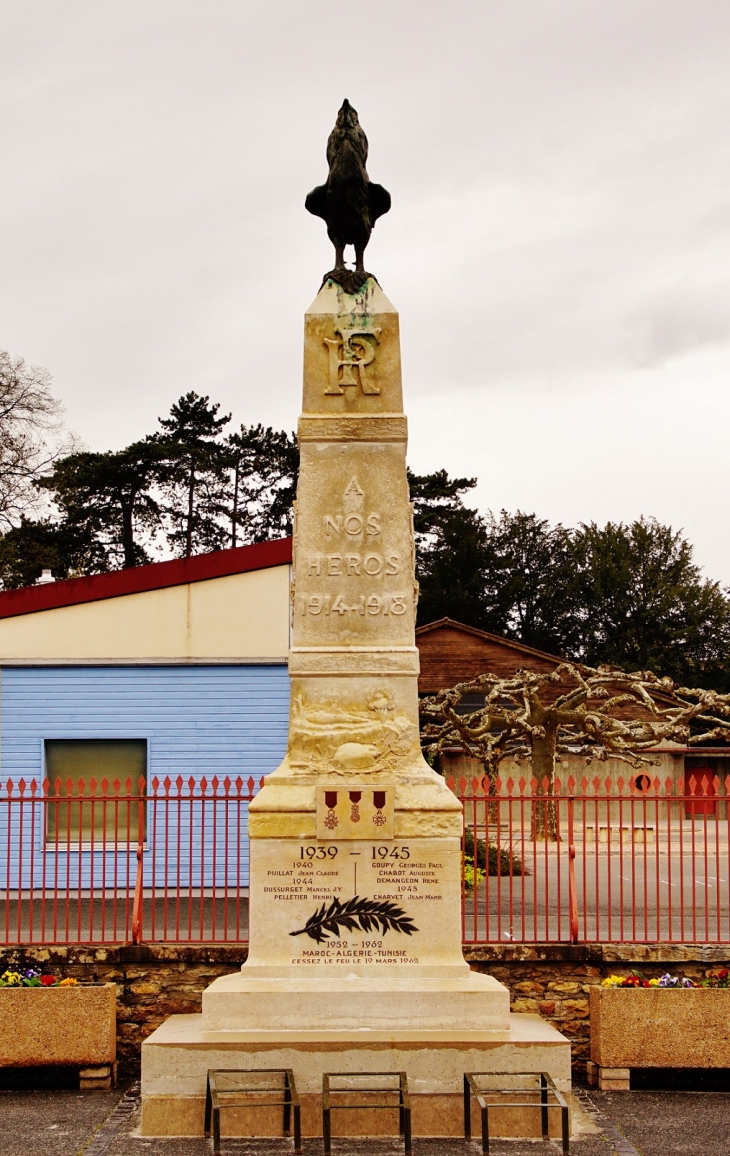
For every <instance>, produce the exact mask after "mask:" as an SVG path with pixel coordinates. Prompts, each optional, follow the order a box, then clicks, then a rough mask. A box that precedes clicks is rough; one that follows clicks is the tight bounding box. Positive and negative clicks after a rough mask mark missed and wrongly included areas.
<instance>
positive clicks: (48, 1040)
mask: <svg viewBox="0 0 730 1156" xmlns="http://www.w3.org/2000/svg"><path fill="white" fill-rule="evenodd" d="M116 994H117V989H116V984H113V983H98V984H88V985H81V984H80V985H79V986H78V987H45V988H44V987H4V988H0V1068H10V1067H12V1068H29V1067H42V1066H46V1065H56V1064H59V1065H60V1064H64V1065H69V1066H71V1067H77V1068H78V1069H79V1075H80V1080H81V1087H82V1088H89V1087H93V1088H108V1087H111V1084H112V1081H113V1079H114V1074H115V1068H116V1055H117V1017H116Z"/></svg>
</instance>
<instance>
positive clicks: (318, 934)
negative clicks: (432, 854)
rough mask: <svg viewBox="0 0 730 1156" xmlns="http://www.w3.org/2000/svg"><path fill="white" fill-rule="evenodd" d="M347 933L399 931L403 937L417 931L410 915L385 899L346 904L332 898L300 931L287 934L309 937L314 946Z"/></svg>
mask: <svg viewBox="0 0 730 1156" xmlns="http://www.w3.org/2000/svg"><path fill="white" fill-rule="evenodd" d="M341 928H345V930H346V931H365V932H368V931H374V932H378V930H379V931H380V934H382V935H385V933H386V931H391V930H392V931H402V932H404V933H405V934H406V935H411V933H412V932H414V931H418V928H417V927H416V925H415V924H414V922H413V920H412V919H411V917H410V915H407V914H406V912H405V911H404V910H403V908H402V907H398V906H397V904H395V903H391V902H390V900H388V899H383V900H375V899H365V898H362V899H361V898H360V896H359V895H355V896H354V897H353V898H352V899H348V900H347V902H346V903H340V901H339V899H333V900H332V902H331V903H330V904H329V906H327V904H326V903H323V904H322V906H321V907H320V908H318V910H317V911H315V913H314V915H310V917H309V919H308V920H307V922H306V923H305V925H304V927H302V928H300V930H299V931H290V932H289V934H290V935H308V936H309V938H310V939H314V940H316V942H317V943H323V942H324V940H325V939H329V938H330V936H332V935H336V936H337V938H338V939H339V937H340V929H341Z"/></svg>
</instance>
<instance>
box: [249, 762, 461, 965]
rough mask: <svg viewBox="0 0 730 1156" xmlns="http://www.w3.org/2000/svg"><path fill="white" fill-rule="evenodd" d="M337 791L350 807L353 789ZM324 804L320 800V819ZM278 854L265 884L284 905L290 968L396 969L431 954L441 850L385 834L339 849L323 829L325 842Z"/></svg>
mask: <svg viewBox="0 0 730 1156" xmlns="http://www.w3.org/2000/svg"><path fill="white" fill-rule="evenodd" d="M325 789H327V791H328V793H329V790H330V789H329V788H323V792H324V790H325ZM332 789H333V790H334V789H336V788H332ZM365 789H366V788H365V787H363V790H365ZM386 789H387V788H383V790H386ZM339 792H340V794H341V795H342V794H343V792H346V793H345V794H344V796H343V802H344V799H346V800H347V806H348V807H349V806H351V800H350V785H349V784H348V785H347V787H340V788H339ZM355 793H356V792H355ZM363 797H364V796H363ZM327 801H329V802H332V800H331V799H330V800H326V799H325V798H324V794H323V798H322V806H323V815H325V814H326V811H327V809H328V808H327V807H326V803H327ZM378 802H380V799H379V800H378ZM336 806H339V800H338V804H336ZM330 840H331V841H330ZM282 852H283V854H282V856H281V858H279V859H278V861H277V862H276V864H273V863H272V867H271V869H269V870H268V871H267V879H266V883H267V890H268V891H270V892H271V893H272V898H274V899H275V900H277V901H278V904H281V903H284V904H287V909H288V911H287V923H286V925H285V926H286V930H287V932H288V935H289V936H290V937H292V938H291V940H290V942H291V947H292V954H291V957H290V959H291V963H293V964H297V965H299V966H307V965H315V964H326V965H329V966H335V967H336V966H337V965H338V964H340V965H343V964H344V965H347V966H348V967H351V966H352V965H353V964H356V965H360V966H362V967H365V968H371V967H393V966H395V967H398V966H399V965H402V964H415V963H418V962H419V956H422V954H423V951H424V949H425V950H426V951H427V952H428V950H429V947H430V935H429V931H427V930H426V928H429V930H430V928H431V927H433V926H434V924H433V920H438V919H439V918H442V917H441V916H440V915H439V914H438V909H440V908H442V907H443V905H444V903H445V899H446V894H447V888H446V885H445V884H446V874H447V871H446V863H445V860H444V858H443V851H442V850H441V853H439V851H437V849H436V846H435V845H434V844H433V843H423V842H422V841H421V840H419V839H416V840H413V841H411V842H408V841H395V840H393V839H392V837H391V838H388V837H387V836H385V837H383V836H382V835H380V836H378V837H376V838H374V839H368V840H362V841H349V840H344V841H340V842H337V841H335V839H333V837H332V834H331V833H330V831H329V829H327V840H325V841H322V840H314V841H312V842H311V843H302V844H301V845H300V844H298V843H297V844H294V843H289V842H287V843H286V844H284V846H283V847H282ZM457 854H458V852H457ZM287 901H289V902H288V903H287ZM363 916H364V918H363ZM282 930H283V928H282ZM424 934H425V935H426V937H427V939H428V940H429V944H428V946H427V944H426V943H424V942H422V937H423V935H424ZM404 940H405V942H404ZM313 941H314V942H313ZM421 962H422V959H421Z"/></svg>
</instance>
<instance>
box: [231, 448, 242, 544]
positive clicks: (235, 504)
mask: <svg viewBox="0 0 730 1156" xmlns="http://www.w3.org/2000/svg"><path fill="white" fill-rule="evenodd" d="M240 473H241V471H240V467H239V465H238V462H236V471H235V478H234V482H233V517H232V519H231V545H232V546H235V545H236V531H237V529H238V479H239V477H240Z"/></svg>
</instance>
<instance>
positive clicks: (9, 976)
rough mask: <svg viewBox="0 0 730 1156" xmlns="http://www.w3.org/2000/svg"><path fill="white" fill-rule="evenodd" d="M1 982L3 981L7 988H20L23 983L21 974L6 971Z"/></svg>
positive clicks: (0, 979)
mask: <svg viewBox="0 0 730 1156" xmlns="http://www.w3.org/2000/svg"><path fill="white" fill-rule="evenodd" d="M0 981H2V983H4V984H5V985H6V987H20V986H21V982H22V981H21V978H20V973H19V972H17V971H4V972H3V974H2V976H0Z"/></svg>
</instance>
